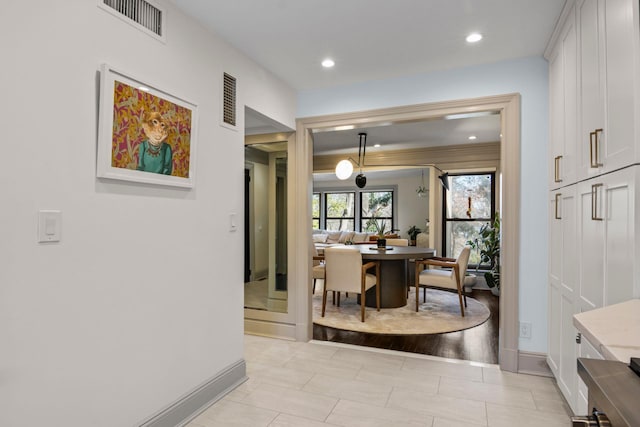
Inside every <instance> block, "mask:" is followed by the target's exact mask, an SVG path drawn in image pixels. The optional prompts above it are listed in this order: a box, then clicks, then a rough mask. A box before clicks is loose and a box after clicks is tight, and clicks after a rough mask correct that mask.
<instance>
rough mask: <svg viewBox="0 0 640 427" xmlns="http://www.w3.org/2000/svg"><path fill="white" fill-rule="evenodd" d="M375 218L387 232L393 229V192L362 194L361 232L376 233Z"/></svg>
mask: <svg viewBox="0 0 640 427" xmlns="http://www.w3.org/2000/svg"><path fill="white" fill-rule="evenodd" d="M374 217H375V218H378V219H377V221H378V224H379V225H380V226H384V230H385V231H386V232H389V231H391V230H392V229H393V191H361V192H360V230H362V231H369V232H375V231H376V228H375V226H374V225H372V224H370V221H371V220H372V218H374Z"/></svg>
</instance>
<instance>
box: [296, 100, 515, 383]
mask: <svg viewBox="0 0 640 427" xmlns="http://www.w3.org/2000/svg"><path fill="white" fill-rule="evenodd" d="M481 111H497V112H499V113H500V115H501V137H502V139H501V144H500V148H499V150H500V167H499V169H500V173H501V180H500V182H501V191H500V196H501V200H502V203H501V218H502V221H503V222H502V239H501V240H502V248H503V256H502V259H501V263H502V289H501V297H500V302H499V311H500V321H499V326H498V330H499V364H500V366H501V368H502V369H503V370H508V371H513V372H517V366H518V328H517V323H518V275H519V265H518V253H519V221H520V218H519V206H520V200H519V192H520V179H519V173H520V127H519V126H520V97H519V95H518V94H508V95H501V96H493V97H485V98H476V99H469V100H461V101H450V102H439V103H430V104H421V105H415V106H407V107H397V108H389V109H384V110H375V111H364V112H358V113H347V114H336V115H331V116H322V117H315V118H314V117H312V118H304V119H299V120H298V126H297V137H296V138H297V141H296V150H297V152H298V153H299V156H298V157H297V159H296V167H297V169H298V175H297V176H298V178H299V179H303V178H304V177H305V176H306V177H307V181H306V183H307V184H304V183H302V185H303V186H305V187H306V188H305V191H299V192H298V194H297V199H296V203H297V205H298V206H297V207H298V215H299V216H302V217H304V218H307V220H306V221H304V222H301V223H300V224H298V227H297V231H298V239H297V245H299V246H298V247H299V250H300V251H304V250H305V248H308V247H309V245H310V244H311V233H310V232H309V230H310V229H311V221H312V220H311V216H312V213H311V200H312V188H313V187H312V186H313V183H312V173H313V164H312V161H311V159H312V157H313V139H314V133H317V132H322V131H326V130H329V129H335V128H336V127H339V126H354V127H356V128H357V127H364V126H374V125H376V124H379V125H382V124H384V123H402V122H408V121H420V120H436V119H441V118H443V117H445V116H449V115H455V114H468V113H474V112H481ZM461 155H462V156H464V153H462V154H461ZM429 160H431V161H427V162H426V163H438V162H437V161H436V162H434V161H433V159H429ZM389 163H391V162H389ZM397 163H398V164H404V163H407V161H406V159H404V161H397ZM441 215H442V213H441V212H439V213H438V212H435V213H434V217H430V220H431V222H432V223H438V222H440V221H441ZM298 268H299V271H298V272H297V274H298V277H300V278H301V279H302V278H307V283H311V271H310V268H309V265H307V260H299V263H298ZM310 290H311V289H310V286H309V287H307V286H301V288H300V291H301V294H302V295H305V294H306V298H304V301H302V300H301V301H300V302H299V304H298V307H299V310H300V315H299V318H300V322H299V323H298V325H297V326H298V328H299V331H298V334H299V335H306V336H307V337H308V338H309V339H310V338H311V337H312V330H313V322H312V318H311V297H310Z"/></svg>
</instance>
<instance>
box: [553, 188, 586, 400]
mask: <svg viewBox="0 0 640 427" xmlns="http://www.w3.org/2000/svg"><path fill="white" fill-rule="evenodd" d="M550 194H551V201H550V204H549V206H550V207H551V209H550V210H551V212H550V220H549V221H550V222H549V233H550V235H549V242H550V248H549V273H550V274H549V324H550V325H551V324H553V325H556V326H555V327H553V328H549V351H548V355H547V364H548V365H549V367H550V368H551V371H552V372H553V374H554V375H555V377H556V379H557V381H558V387H559V388H560V390H561V391H562V393H563V394H564V396H565V398H566V400H567V402H569V404H570V405H571V407H573V406H574V402H575V401H576V397H575V395H576V387H577V372H576V357H577V347H576V342H575V337H576V333H577V331H576V329H575V327H574V326H573V315H574V314H576V313H579V305H578V304H577V301H578V292H579V283H578V258H577V257H578V253H579V251H578V238H577V234H576V233H577V226H576V224H577V214H578V212H577V210H576V186H575V185H571V186H568V187H564V188H562V189H560V190H556V191H552V192H551V193H550Z"/></svg>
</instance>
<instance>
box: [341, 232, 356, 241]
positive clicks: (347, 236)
mask: <svg viewBox="0 0 640 427" xmlns="http://www.w3.org/2000/svg"><path fill="white" fill-rule="evenodd" d="M354 234H355V233H354V232H353V231H343V232H341V233H340V238H339V239H338V243H346V242H347V241H348V240H352V239H353V235H354Z"/></svg>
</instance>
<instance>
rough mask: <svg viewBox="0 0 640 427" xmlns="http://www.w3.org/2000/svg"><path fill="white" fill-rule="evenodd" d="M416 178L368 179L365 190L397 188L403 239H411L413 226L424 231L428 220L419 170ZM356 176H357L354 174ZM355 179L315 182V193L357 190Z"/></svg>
mask: <svg viewBox="0 0 640 427" xmlns="http://www.w3.org/2000/svg"><path fill="white" fill-rule="evenodd" d="M414 174H415V176H400V177H397V178H387V179H383V178H377V179H376V178H371V177H367V186H366V187H365V188H364V190H369V189H374V188H375V187H385V186H390V185H395V186H397V192H396V203H397V208H398V209H397V212H398V213H397V217H396V224H395V227H396V228H398V229H399V230H400V231H399V233H400V234H401V235H402V236H401V237H403V238H409V236H408V235H407V230H408V229H409V227H411V226H412V225H415V226H417V227H418V228H420V229H421V230H424V228H425V225H426V219H427V216H428V215H429V200H428V199H427V198H426V197H425V198H422V197H418V194H417V193H416V188H418V186H419V185H420V182H421V176H420V172H419V170H416V171H415V172H414ZM354 176H355V174H354ZM353 179H354V178H351V179H348V180H346V181H341V180H339V179H337V178H336V179H335V180H331V181H324V180H323V181H321V182H315V183H314V186H313V190H314V191H319V190H323V191H324V190H325V189H340V188H348V189H352V190H353V189H356V186H355V184H354V183H353ZM424 182H425V186H426V187H428V186H429V176H428V172H427V173H426V174H425V177H424Z"/></svg>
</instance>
